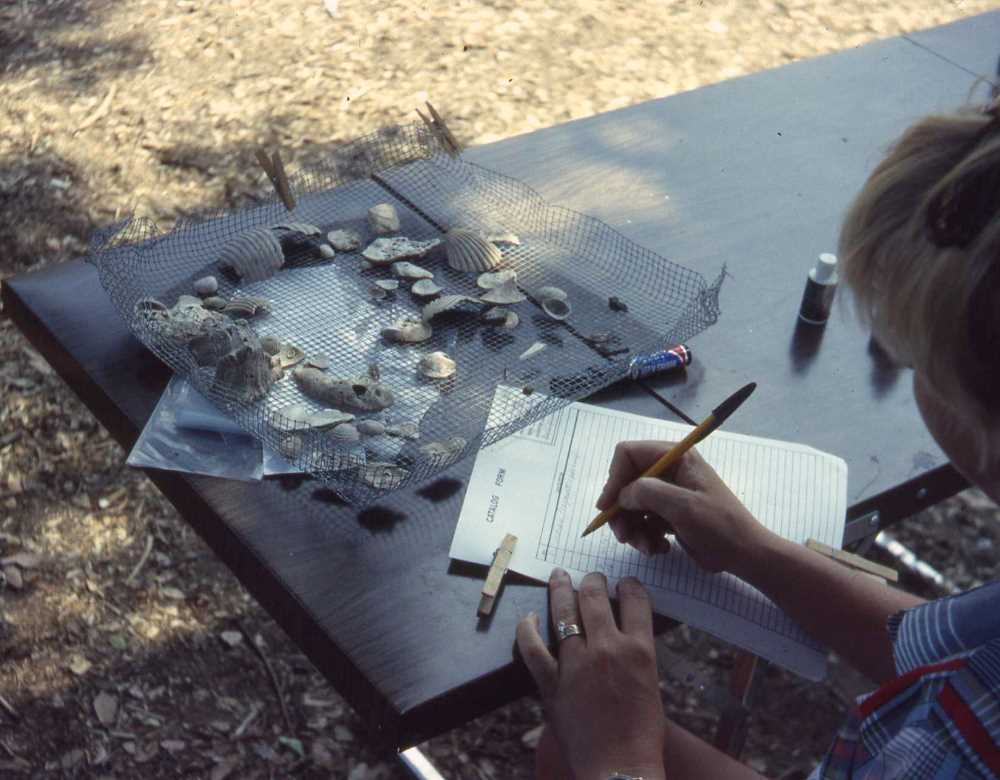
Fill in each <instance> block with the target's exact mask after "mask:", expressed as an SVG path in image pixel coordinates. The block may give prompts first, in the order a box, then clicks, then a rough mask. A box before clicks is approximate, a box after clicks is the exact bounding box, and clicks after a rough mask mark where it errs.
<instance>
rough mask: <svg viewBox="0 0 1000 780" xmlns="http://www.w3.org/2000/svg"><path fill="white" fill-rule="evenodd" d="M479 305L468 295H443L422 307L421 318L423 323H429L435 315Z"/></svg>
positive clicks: (477, 301)
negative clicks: (460, 307) (468, 305)
mask: <svg viewBox="0 0 1000 780" xmlns="http://www.w3.org/2000/svg"><path fill="white" fill-rule="evenodd" d="M481 303H482V302H481V301H479V300H478V299H477V298H470V297H469V296H468V295H443V296H441V297H440V298H438V299H437V300H436V301H431V302H430V303H428V304H427V305H426V306H424V309H423V313H422V314H421V316H422V318H423V320H424V322H430V321H431V320H432V319H434V318H435V317H436V316H437V315H439V314H443V313H444V312H446V311H452V310H454V309H457V308H458V307H459V306H464V305H466V304H480V305H481Z"/></svg>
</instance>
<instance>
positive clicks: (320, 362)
mask: <svg viewBox="0 0 1000 780" xmlns="http://www.w3.org/2000/svg"><path fill="white" fill-rule="evenodd" d="M306 365H307V366H311V367H312V368H318V369H319V370H320V371H326V369H328V368H329V367H330V358H328V357H327V356H326V355H313V356H312V357H307V358H306Z"/></svg>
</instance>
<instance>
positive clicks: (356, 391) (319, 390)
mask: <svg viewBox="0 0 1000 780" xmlns="http://www.w3.org/2000/svg"><path fill="white" fill-rule="evenodd" d="M292 376H294V377H295V381H296V383H297V384H298V386H299V389H300V390H301V391H302V392H303V394H304V395H306V396H307V397H309V398H312V399H313V400H314V401H319V402H320V403H321V404H323V405H324V406H330V407H333V408H334V409H341V410H344V409H353V410H355V411H360V412H377V411H381V410H382V409H387V408H388V407H390V406H392V404H393V401H394V400H395V399H394V398H393V395H392V391H391V390H390V389H389V388H388V387H387V386H386V385H383V384H382V383H381V382H377V381H375V380H373V379H372V378H371V377H368V376H362V377H357V378H356V379H334V378H333V377H331V376H329V375H327V374H324V373H323V372H322V371H320V370H319V369H318V368H309V367H308V366H299V367H298V368H296V369H295V371H293V372H292Z"/></svg>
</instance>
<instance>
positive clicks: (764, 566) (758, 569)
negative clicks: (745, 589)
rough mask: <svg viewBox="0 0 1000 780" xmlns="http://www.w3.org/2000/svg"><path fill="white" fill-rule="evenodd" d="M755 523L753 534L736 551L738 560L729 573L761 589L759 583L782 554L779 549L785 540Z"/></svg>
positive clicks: (736, 559) (729, 568) (729, 569)
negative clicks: (775, 558)
mask: <svg viewBox="0 0 1000 780" xmlns="http://www.w3.org/2000/svg"><path fill="white" fill-rule="evenodd" d="M753 522H754V526H753V528H752V530H751V533H750V534H749V535H748V538H747V539H746V540H745V541H744V543H743V544H741V545H740V548H739V550H737V551H736V558H735V560H734V562H733V565H732V566H730V567H728V571H729V573H730V574H733V575H735V576H737V577H739V578H740V579H741V580H743V581H744V582H747V583H749V584H751V585H753V586H755V587H759V586H758V582H760V580H761V577H762V575H763V574H765V573H767V572H768V570H769V568H770V567H771V566H773V565H774V564H773V559H774V557H775V555H777V554H780V550H779V548H780V546H781V543H782V542H784V541H785V540H784V539H783V538H782V537H780V536H778V535H777V534H776V533H774V532H773V531H771V530H769V529H767V528H765V527H764V526H762V525H760V524H758V523H757V521H756V520H754V521H753Z"/></svg>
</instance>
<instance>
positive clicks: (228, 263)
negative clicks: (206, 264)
mask: <svg viewBox="0 0 1000 780" xmlns="http://www.w3.org/2000/svg"><path fill="white" fill-rule="evenodd" d="M284 264H285V255H284V254H283V253H282V251H281V242H280V241H278V238H277V236H275V235H274V233H273V232H272V231H270V230H268V229H267V228H252V229H250V230H247V231H245V232H244V233H240V234H239V235H238V236H235V237H233V238H232V239H230V240H229V241H228V242H227V243H226V244H224V245H223V247H222V249H220V250H219V265H220V266H221V267H222V268H226V269H229V270H230V271H232V272H233V273H234V274H236V276H238V277H239V278H240V279H242V280H244V281H248V282H261V281H263V280H264V279H267V278H269V277H271V276H274V274H275V272H276V271H277V270H278V269H280V268H281V267H282V266H283V265H284Z"/></svg>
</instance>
